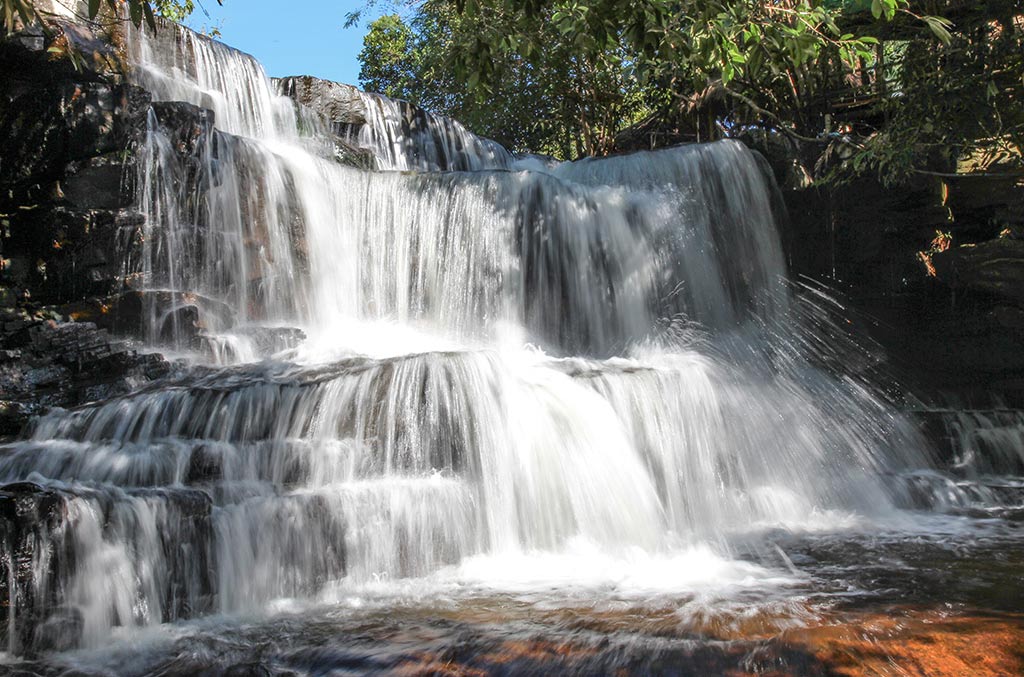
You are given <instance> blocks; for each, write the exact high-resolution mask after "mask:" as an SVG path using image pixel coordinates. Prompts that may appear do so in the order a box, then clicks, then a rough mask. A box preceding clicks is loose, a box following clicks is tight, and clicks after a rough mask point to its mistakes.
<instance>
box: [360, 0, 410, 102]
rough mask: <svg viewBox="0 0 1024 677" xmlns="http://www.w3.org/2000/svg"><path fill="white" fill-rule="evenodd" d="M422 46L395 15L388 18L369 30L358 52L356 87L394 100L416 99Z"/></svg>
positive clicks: (378, 21)
mask: <svg viewBox="0 0 1024 677" xmlns="http://www.w3.org/2000/svg"><path fill="white" fill-rule="evenodd" d="M422 51H423V48H422V46H420V45H417V44H416V39H415V36H414V34H413V31H412V29H411V28H409V26H407V25H406V24H405V22H403V21H402V19H401V18H400V17H399V16H398V15H397V14H387V15H384V16H382V17H380V18H379V19H377V20H376V21H374V22H373V23H371V24H370V26H369V31H368V32H367V34H366V37H364V38H363V49H362V51H361V52H359V63H360V64H361V68H360V70H359V83H360V84H361V85H362V86H363V88H364V89H366V90H368V91H371V92H379V93H380V94H384V95H385V96H389V97H391V98H393V99H414V98H418V92H417V90H416V85H417V82H418V75H419V64H420V58H421V52H422Z"/></svg>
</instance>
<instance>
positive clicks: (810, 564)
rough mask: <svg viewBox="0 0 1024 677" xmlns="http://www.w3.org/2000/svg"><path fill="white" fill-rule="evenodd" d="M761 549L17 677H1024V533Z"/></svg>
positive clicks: (577, 569) (501, 568) (347, 590)
mask: <svg viewBox="0 0 1024 677" xmlns="http://www.w3.org/2000/svg"><path fill="white" fill-rule="evenodd" d="M911 515H912V516H913V519H912V520H911V521H912V523H913V524H914V527H913V528H909V529H908V528H900V529H893V530H891V531H887V530H885V529H882V530H875V531H872V532H867V531H864V530H857V529H852V530H844V531H832V532H817V533H802V534H797V533H792V532H788V531H782V530H779V531H778V532H771V531H768V532H762V533H760V534H759V535H758V536H757V537H756V538H753V539H750V540H748V542H747V543H746V544H744V543H732V544H731V547H732V549H733V553H734V554H733V556H732V557H730V558H725V557H721V556H718V555H716V554H715V553H714V551H713V550H712V549H711V548H709V547H705V546H698V547H694V548H691V549H689V550H687V551H685V552H683V553H681V554H677V555H673V556H670V557H662V558H642V557H633V558H630V557H625V558H624V559H622V560H618V561H608V560H603V559H601V558H600V557H597V556H590V555H588V553H587V552H586V550H585V548H582V549H578V551H577V552H574V553H571V554H567V555H565V556H555V555H537V556H534V557H531V556H506V557H487V558H471V559H470V560H468V561H465V562H463V563H462V564H461V565H460V566H459V567H457V568H453V569H448V570H445V571H442V572H440V573H438V574H437V575H435V576H432V577H431V578H429V579H417V580H398V581H387V580H380V581H376V582H373V583H370V584H365V585H361V586H359V587H352V586H348V585H345V584H344V583H339V584H338V585H337V586H335V587H329V588H328V590H327V591H326V592H324V593H323V594H322V595H321V596H320V598H319V599H318V600H316V601H314V602H310V601H306V602H299V601H296V600H276V601H274V602H273V603H272V604H271V605H269V606H268V607H267V608H265V609H262V610H260V611H259V612H254V613H252V614H249V615H237V616H230V617H226V616H215V617H208V618H204V619H200V620H196V621H190V622H185V623H179V624H167V625H163V626H160V627H158V628H155V629H150V630H148V631H145V632H135V633H132V634H125V635H121V636H116V637H114V638H112V641H111V643H110V644H109V645H107V646H105V647H103V648H101V649H82V650H77V651H71V652H66V653H59V654H57V653H55V654H43V655H40V656H36V657H33V658H31V659H14V658H9V659H8V660H7V661H6V662H5V663H4V664H3V665H0V675H10V676H11V677H13V676H15V675H17V676H19V677H20V676H22V675H46V676H50V675H52V676H57V675H62V676H66V677H71V676H75V677H85V676H99V675H104V676H107V675H118V676H120V675H151V676H154V677H156V676H159V677H178V676H181V677H184V676H186V675H201V676H206V677H215V676H218V677H219V676H224V677H242V676H271V675H274V676H281V677H283V676H285V675H290V676H292V675H293V676H296V677H298V676H303V677H305V676H310V677H312V676H340V675H365V674H379V675H392V674H394V675H523V674H537V675H541V674H584V675H602V674H622V675H634V674H635V675H648V674H649V675H717V674H727V675H748V674H749V675H968V674H970V675H1015V674H1022V673H1024V576H1022V575H1021V574H1022V573H1024V539H1022V538H1021V535H1022V529H1024V520H1021V519H1020V518H1019V517H1018V516H1016V515H1010V516H1009V517H1006V516H1003V517H1000V518H978V517H965V516H958V517H952V516H939V515H932V514H916V515H915V514H911Z"/></svg>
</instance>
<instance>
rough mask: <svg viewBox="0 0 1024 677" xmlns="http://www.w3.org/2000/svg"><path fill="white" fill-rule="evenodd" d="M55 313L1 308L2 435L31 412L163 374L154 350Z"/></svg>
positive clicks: (127, 387) (98, 395) (108, 394)
mask: <svg viewBox="0 0 1024 677" xmlns="http://www.w3.org/2000/svg"><path fill="white" fill-rule="evenodd" d="M55 317H56V318H59V316H56V315H55V314H53V313H44V312H37V313H30V312H27V311H15V310H0V439H2V438H4V437H10V436H14V435H17V434H18V433H19V432H20V431H21V430H22V429H23V428H24V426H25V425H26V423H27V422H28V421H29V419H30V418H31V417H32V416H36V415H39V414H42V413H45V411H46V410H47V409H49V408H51V407H73V406H77V405H79V404H83V403H86V402H92V401H96V400H103V399H106V398H109V397H113V396H115V395H119V394H123V393H126V392H129V391H130V390H132V389H134V388H135V387H137V386H139V385H140V384H142V383H145V382H147V381H149V380H151V379H153V378H157V377H159V376H162V375H164V374H166V373H167V372H168V370H169V368H170V367H169V365H168V363H167V362H166V361H164V359H163V358H162V357H161V356H160V355H157V354H139V353H138V352H136V351H135V350H132V349H131V348H130V347H129V346H128V344H127V343H126V342H125V341H123V340H117V339H114V338H113V337H111V336H110V334H109V333H108V332H107V331H106V330H104V329H98V328H97V327H96V325H95V324H93V323H90V322H63V321H59V319H54V318H55Z"/></svg>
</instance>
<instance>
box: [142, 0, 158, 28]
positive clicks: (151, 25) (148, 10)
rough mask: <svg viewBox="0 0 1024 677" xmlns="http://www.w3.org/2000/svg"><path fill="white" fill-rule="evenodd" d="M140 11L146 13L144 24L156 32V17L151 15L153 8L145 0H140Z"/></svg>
mask: <svg viewBox="0 0 1024 677" xmlns="http://www.w3.org/2000/svg"><path fill="white" fill-rule="evenodd" d="M141 2H142V11H143V13H145V15H146V25H147V26H149V30H151V31H153V32H156V18H155V17H154V16H153V8H152V7H150V6H149V2H148V1H147V0H141Z"/></svg>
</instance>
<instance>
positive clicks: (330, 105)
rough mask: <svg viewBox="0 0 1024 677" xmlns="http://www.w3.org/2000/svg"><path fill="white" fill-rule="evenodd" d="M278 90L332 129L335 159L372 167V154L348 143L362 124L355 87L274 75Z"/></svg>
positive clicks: (362, 109)
mask: <svg viewBox="0 0 1024 677" xmlns="http://www.w3.org/2000/svg"><path fill="white" fill-rule="evenodd" d="M274 83H275V84H276V85H277V89H278V91H279V92H280V93H281V94H282V95H284V96H287V97H289V98H291V99H293V100H294V101H296V102H297V103H300V104H302V105H303V106H306V107H307V108H308V109H309V110H311V111H313V112H314V113H316V114H318V115H319V116H320V117H321V118H322V119H323V120H324V121H325V122H326V123H327V126H328V128H329V129H330V131H331V132H333V135H334V136H333V139H332V141H333V143H334V151H335V158H336V159H337V160H338V161H339V162H341V163H342V164H346V165H350V166H352V167H358V168H360V169H372V168H373V167H374V166H375V161H374V158H373V154H372V153H370V152H369V151H367V150H365V149H363V148H359V147H357V146H355V145H353V144H352V143H350V142H349V138H350V132H351V130H352V129H353V128H358V127H360V126H362V125H364V124H366V114H367V111H366V107H365V104H364V103H363V101H362V99H361V98H360V97H359V90H358V89H356V88H355V87H353V86H352V85H345V84H341V83H338V82H331V81H330V80H321V79H320V78H314V77H312V76H309V75H298V76H291V77H286V78H276V79H275V80H274Z"/></svg>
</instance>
